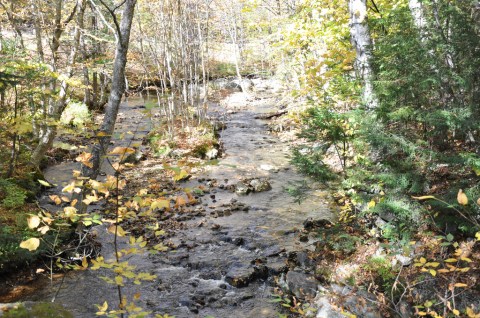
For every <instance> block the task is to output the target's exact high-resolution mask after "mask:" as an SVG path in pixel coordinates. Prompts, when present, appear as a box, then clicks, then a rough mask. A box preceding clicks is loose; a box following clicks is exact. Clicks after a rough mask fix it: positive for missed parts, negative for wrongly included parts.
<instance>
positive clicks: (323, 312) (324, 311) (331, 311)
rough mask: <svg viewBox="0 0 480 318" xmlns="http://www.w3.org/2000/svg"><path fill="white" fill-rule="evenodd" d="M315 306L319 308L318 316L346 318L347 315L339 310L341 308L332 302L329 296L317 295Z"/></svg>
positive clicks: (319, 317)
mask: <svg viewBox="0 0 480 318" xmlns="http://www.w3.org/2000/svg"><path fill="white" fill-rule="evenodd" d="M314 307H315V308H316V309H317V315H316V316H315V317H316V318H345V316H344V315H343V314H342V313H341V312H339V309H338V308H336V307H335V306H333V305H332V304H331V303H330V301H329V299H328V296H325V295H321V296H320V297H317V298H316V299H315V303H314Z"/></svg>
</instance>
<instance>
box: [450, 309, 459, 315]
mask: <svg viewBox="0 0 480 318" xmlns="http://www.w3.org/2000/svg"><path fill="white" fill-rule="evenodd" d="M452 312H453V314H454V315H455V316H460V311H458V310H457V309H453V310H452Z"/></svg>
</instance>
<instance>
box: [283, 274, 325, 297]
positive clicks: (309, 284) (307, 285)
mask: <svg viewBox="0 0 480 318" xmlns="http://www.w3.org/2000/svg"><path fill="white" fill-rule="evenodd" d="M285 281H286V284H287V287H288V290H289V292H290V293H291V294H292V295H295V297H297V298H299V299H305V298H314V297H315V295H316V293H317V285H318V284H317V280H316V279H315V277H313V276H310V275H307V274H304V273H301V272H296V271H289V272H288V273H287V275H286V277H285Z"/></svg>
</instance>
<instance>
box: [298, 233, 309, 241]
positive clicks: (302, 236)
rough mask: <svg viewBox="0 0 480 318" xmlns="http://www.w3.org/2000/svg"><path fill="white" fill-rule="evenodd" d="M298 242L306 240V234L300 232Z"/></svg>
mask: <svg viewBox="0 0 480 318" xmlns="http://www.w3.org/2000/svg"><path fill="white" fill-rule="evenodd" d="M299 240H300V242H308V234H302V235H300V237H299Z"/></svg>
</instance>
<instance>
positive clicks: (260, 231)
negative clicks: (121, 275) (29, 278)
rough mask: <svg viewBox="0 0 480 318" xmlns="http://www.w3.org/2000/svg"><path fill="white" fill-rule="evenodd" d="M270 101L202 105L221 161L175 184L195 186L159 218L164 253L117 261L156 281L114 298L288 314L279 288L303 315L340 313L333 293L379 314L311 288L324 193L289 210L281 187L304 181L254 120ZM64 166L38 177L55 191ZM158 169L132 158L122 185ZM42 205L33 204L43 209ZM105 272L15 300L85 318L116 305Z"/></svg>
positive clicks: (101, 230)
mask: <svg viewBox="0 0 480 318" xmlns="http://www.w3.org/2000/svg"><path fill="white" fill-rule="evenodd" d="M278 101H279V97H276V95H275V94H273V93H272V92H271V90H270V91H269V87H268V86H266V88H265V89H262V92H257V93H255V94H250V95H245V94H243V93H238V92H237V93H232V94H230V95H228V96H227V97H226V98H225V99H223V100H221V101H220V103H219V104H215V105H212V108H211V116H212V117H213V118H214V119H215V120H216V121H222V122H223V123H224V124H225V125H224V126H225V127H223V128H224V129H222V130H221V131H220V141H221V143H222V145H223V146H222V149H223V151H222V154H221V157H220V158H219V160H218V162H216V164H214V165H207V166H204V167H202V168H201V169H197V171H196V172H195V173H192V176H191V178H190V179H188V180H187V181H184V182H182V183H180V184H179V186H180V187H182V188H190V189H192V188H201V189H203V194H202V195H201V196H199V198H198V202H199V203H198V204H196V205H192V206H188V207H185V208H184V209H181V210H180V209H179V210H178V211H172V212H171V213H169V214H168V216H166V217H163V218H162V219H161V220H159V222H160V223H162V222H163V223H169V224H171V225H172V228H174V230H172V231H169V232H168V233H169V235H167V236H166V237H165V241H164V244H165V245H166V246H168V247H169V249H168V251H165V252H160V253H157V254H151V253H147V252H142V253H140V254H132V255H128V256H126V257H124V259H123V260H125V261H128V262H129V264H130V265H135V266H136V269H135V271H141V272H146V273H149V274H151V275H156V279H154V280H153V281H148V282H142V284H141V285H135V284H126V286H125V287H123V293H124V294H125V295H127V296H128V297H129V298H138V301H137V304H138V306H140V307H142V308H143V309H144V310H146V311H149V312H152V317H153V315H154V314H169V315H172V316H175V317H178V318H181V317H217V318H222V317H224V318H227V317H279V314H281V313H283V314H287V315H295V314H293V313H288V312H287V311H286V310H285V309H283V308H282V306H280V304H279V303H278V302H272V300H273V299H274V298H275V296H274V295H273V294H274V288H281V289H282V288H283V290H284V292H285V293H288V294H291V295H293V296H295V298H296V299H298V300H299V301H302V302H303V301H306V302H309V303H311V307H312V309H311V310H310V312H306V313H304V314H305V315H309V316H312V317H343V315H342V314H340V312H341V310H340V309H339V307H338V306H336V305H333V303H332V302H331V299H332V297H333V296H332V295H333V294H335V295H340V296H341V297H343V299H344V300H343V301H342V302H343V304H342V307H343V306H345V307H346V308H349V307H352V309H353V310H354V311H356V312H357V314H358V316H359V317H379V314H378V312H375V311H373V310H371V308H370V307H369V305H368V304H367V302H366V301H364V299H363V298H362V301H359V297H361V296H359V295H358V293H354V292H352V290H351V289H350V288H347V287H342V286H340V285H331V286H328V287H321V286H320V281H319V280H317V278H318V277H316V275H315V264H313V262H312V260H311V259H310V258H309V252H311V251H314V250H315V245H314V243H315V242H316V240H317V239H318V238H317V237H316V235H315V231H310V230H311V229H312V228H315V227H321V226H324V225H325V224H328V223H329V221H328V220H332V218H333V214H332V213H331V211H330V208H329V205H328V203H327V197H328V196H327V194H326V193H325V192H322V191H319V190H307V192H306V193H305V198H304V200H303V201H302V202H301V204H297V203H295V202H294V198H293V197H291V196H289V195H288V193H287V192H286V191H285V186H286V185H287V184H288V183H293V182H303V180H305V177H304V176H302V175H300V174H299V173H297V172H296V171H295V169H294V168H293V167H292V166H291V165H290V162H289V154H290V149H289V143H288V142H287V141H285V140H283V139H282V138H280V137H279V136H278V135H276V134H273V133H271V132H270V130H269V129H268V125H267V124H268V120H265V119H262V118H265V117H268V116H262V115H265V114H270V113H274V112H276V111H278V106H277V104H278ZM140 104H141V102H140V101H139V100H134V102H130V103H129V104H128V103H126V104H124V105H123V106H122V107H123V108H122V110H121V112H123V116H124V118H125V121H126V123H125V122H124V123H123V124H120V126H119V129H120V130H122V129H123V130H131V129H132V125H136V124H138V122H141V121H142V120H144V119H142V118H143V114H142V113H141V112H140V111H139V109H141V107H140V108H139V105H140ZM130 121H131V123H130ZM148 129H149V128H148V125H147V126H146V127H143V126H142V128H141V129H140V130H142V133H141V134H140V135H139V137H138V136H137V137H138V138H139V139H142V138H144V136H145V135H146V133H147V132H148ZM72 168H73V166H72V165H63V166H62V165H60V166H57V167H51V168H50V169H48V170H47V171H46V175H47V178H50V179H49V180H50V181H52V182H56V183H58V184H59V185H61V184H62V183H64V182H66V181H68V175H69V174H70V171H71V169H72ZM162 169H163V167H162V165H161V163H160V162H159V161H156V160H153V159H147V160H144V161H141V162H140V163H139V164H138V165H137V166H136V167H135V168H133V169H131V170H130V171H128V172H127V173H126V174H125V176H126V180H127V182H128V184H129V185H128V187H132V188H141V187H145V186H146V185H148V183H149V182H151V181H149V180H152V178H155V176H156V174H160V171H161V170H162ZM62 171H64V172H65V173H63V174H62ZM67 172H68V174H67ZM311 183H312V182H311V181H308V180H307V184H310V185H311ZM310 188H311V189H315V188H317V187H313V186H312V187H310ZM46 201H47V200H46ZM46 201H45V202H43V203H42V206H43V207H44V208H49V206H48V203H47V202H46ZM50 208H53V205H52V206H51V207H50ZM97 208H98V207H97ZM136 226H137V227H138V226H139V225H138V224H136ZM140 226H141V224H140ZM145 226H146V225H145ZM94 232H95V235H96V240H97V241H98V243H99V244H100V245H101V255H102V256H104V257H105V258H106V259H107V258H111V257H112V256H113V251H114V247H113V235H112V234H110V233H108V232H107V231H106V228H105V227H103V226H98V227H97V228H96V229H95V230H94ZM127 243H128V242H127V241H126V240H124V239H121V240H120V241H119V248H120V249H122V248H127V247H128V244H127ZM110 274H111V273H109V272H107V271H103V270H97V271H92V270H85V271H75V272H69V273H68V274H67V275H66V276H65V277H64V278H63V279H60V278H58V279H55V280H54V281H53V283H50V282H49V280H48V279H46V278H45V279H43V280H42V279H39V280H37V282H36V283H35V290H34V291H32V292H29V293H27V294H26V295H24V296H22V299H17V301H33V302H35V301H50V300H52V299H53V298H54V299H55V302H57V303H60V304H62V305H63V306H64V307H65V308H67V309H68V310H69V311H70V312H72V313H73V315H74V316H75V317H94V316H95V313H96V312H97V311H98V309H97V307H95V306H94V304H102V303H103V302H104V301H107V302H108V303H109V304H110V308H114V307H116V306H117V305H118V295H117V289H116V287H114V286H112V285H109V284H107V283H105V282H104V281H103V280H102V279H100V278H99V276H103V275H110ZM352 295H354V296H352ZM137 296H140V297H137ZM365 298H368V295H365ZM337 304H338V302H337Z"/></svg>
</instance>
